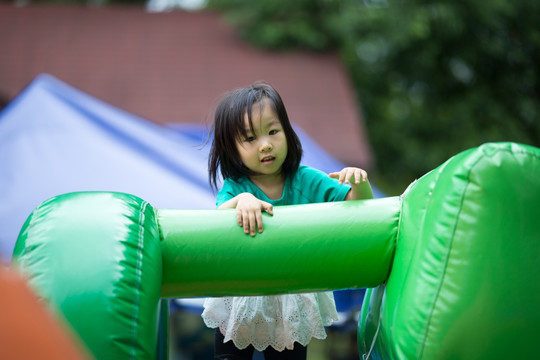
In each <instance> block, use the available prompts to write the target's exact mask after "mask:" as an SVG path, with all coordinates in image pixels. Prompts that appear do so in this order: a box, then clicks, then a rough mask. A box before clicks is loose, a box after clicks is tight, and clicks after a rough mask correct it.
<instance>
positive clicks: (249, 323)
mask: <svg viewBox="0 0 540 360" xmlns="http://www.w3.org/2000/svg"><path fill="white" fill-rule="evenodd" d="M202 318H203V320H204V323H205V324H206V326H208V327H210V328H219V329H220V331H221V333H222V334H223V336H224V338H225V339H224V341H225V342H227V341H229V340H232V341H233V342H234V344H235V346H236V347H237V348H239V349H244V348H246V347H247V346H249V345H250V344H251V345H253V346H254V347H255V349H257V350H259V351H263V350H264V349H266V348H267V347H268V346H272V347H273V348H274V349H276V350H278V351H282V350H284V349H285V348H287V349H292V348H293V346H294V343H295V342H298V343H300V344H302V345H304V346H306V345H307V344H308V343H309V342H310V341H311V339H312V338H316V339H325V338H326V331H325V329H324V327H325V326H330V325H331V324H332V323H333V322H334V321H336V320H337V319H338V317H337V311H336V308H335V303H334V298H333V294H332V293H331V292H325V293H313V294H290V295H279V296H255V297H235V298H209V299H207V300H206V301H205V310H204V311H203V314H202Z"/></svg>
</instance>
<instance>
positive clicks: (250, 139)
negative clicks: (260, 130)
mask: <svg viewBox="0 0 540 360" xmlns="http://www.w3.org/2000/svg"><path fill="white" fill-rule="evenodd" d="M254 140H255V136H248V137H247V138H246V141H247V142H252V141H254Z"/></svg>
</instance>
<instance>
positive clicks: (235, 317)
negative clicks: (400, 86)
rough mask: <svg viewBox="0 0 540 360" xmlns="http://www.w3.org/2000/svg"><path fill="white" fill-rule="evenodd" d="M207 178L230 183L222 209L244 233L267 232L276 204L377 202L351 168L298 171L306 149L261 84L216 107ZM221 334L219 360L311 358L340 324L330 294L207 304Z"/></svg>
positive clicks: (273, 94)
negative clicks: (232, 213)
mask: <svg viewBox="0 0 540 360" xmlns="http://www.w3.org/2000/svg"><path fill="white" fill-rule="evenodd" d="M213 133H214V139H213V143H212V147H211V150H210V157H209V160H208V164H209V179H210V184H211V185H212V186H213V187H214V188H217V178H218V171H219V172H220V173H221V175H222V177H223V179H224V183H223V187H222V189H221V190H220V191H219V193H218V195H217V200H216V204H217V206H218V209H232V208H234V209H236V218H237V221H238V225H239V226H241V227H242V228H243V231H244V232H245V233H246V234H250V235H251V236H256V234H257V232H258V233H261V232H262V231H263V222H262V212H263V211H264V212H267V213H268V214H270V215H272V214H273V207H274V206H281V205H294V204H307V203H318V202H327V201H343V200H356V199H367V198H372V197H373V193H372V190H371V186H370V185H369V182H368V180H367V173H366V172H365V171H364V170H362V169H359V168H354V167H346V168H344V169H343V170H341V171H339V172H334V173H331V174H329V175H326V174H325V173H323V172H322V171H319V170H316V169H313V168H309V167H307V166H303V165H300V160H301V158H302V146H301V144H300V140H299V139H298V136H297V135H296V133H295V132H294V130H293V128H292V127H291V124H290V122H289V118H288V116H287V112H286V110H285V106H284V104H283V101H282V100H281V97H280V96H279V94H278V93H277V91H276V90H275V89H273V88H272V87H271V86H270V85H268V84H265V83H262V82H256V83H254V84H252V85H251V86H249V87H247V88H242V89H238V90H235V91H232V92H230V93H228V94H227V95H226V96H225V97H224V98H223V100H222V101H221V102H220V104H219V105H218V107H217V109H216V113H215V116H214V124H213ZM202 317H203V319H204V322H205V324H206V325H207V326H208V327H211V328H217V329H216V335H215V359H251V358H252V355H253V351H254V349H257V350H259V351H263V352H264V355H265V359H267V360H268V359H305V358H306V353H307V348H306V347H307V344H308V343H309V341H310V340H311V338H313V337H314V338H317V339H324V338H326V333H325V330H324V327H325V326H329V325H331V324H332V323H333V322H334V321H336V320H337V312H336V307H335V303H334V298H333V293H332V292H330V291H329V292H321V293H310V294H287V295H276V296H249V297H232V298H209V299H207V300H206V301H205V304H204V311H203V313H202Z"/></svg>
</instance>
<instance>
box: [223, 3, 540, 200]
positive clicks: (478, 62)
mask: <svg viewBox="0 0 540 360" xmlns="http://www.w3.org/2000/svg"><path fill="white" fill-rule="evenodd" d="M213 3H214V2H212V4H213ZM215 3H216V4H219V5H216V7H217V8H218V9H220V10H223V11H225V12H226V13H227V14H228V15H229V19H231V21H232V22H233V23H234V24H235V25H236V26H238V28H239V31H240V33H241V34H242V36H243V37H244V38H245V39H247V40H248V41H250V42H252V43H254V44H257V45H259V46H262V47H265V48H270V49H275V50H284V49H294V48H302V49H310V50H316V51H319V50H328V49H331V50H335V51H338V52H339V53H340V54H341V56H342V59H343V61H344V62H345V64H346V65H347V67H348V69H349V71H350V75H351V77H352V79H353V83H354V85H355V88H356V91H357V95H358V98H359V103H360V104H361V106H362V108H363V110H364V115H365V122H366V125H367V130H368V134H369V140H370V142H371V145H372V147H373V149H374V152H375V156H376V162H377V168H376V169H373V170H372V179H373V178H374V177H373V176H375V177H376V178H378V179H376V180H375V181H376V183H378V184H383V185H382V187H383V190H385V191H387V192H388V193H391V194H395V193H400V192H401V191H403V190H404V188H405V187H406V185H407V184H409V183H410V182H411V181H412V180H414V179H415V178H418V177H420V176H422V175H424V174H425V173H426V172H427V171H429V170H431V169H433V168H435V167H437V166H438V165H440V164H441V163H442V162H444V161H445V160H447V159H448V158H449V157H451V156H453V155H455V154H456V153H458V152H460V151H462V150H465V149H468V148H471V147H475V146H478V145H480V144H482V143H485V142H490V141H515V142H520V143H524V144H529V145H534V146H540V104H539V78H538V76H539V66H540V65H539V64H540V27H539V26H538V24H540V2H537V1H530V0H514V1H505V0H440V1H425V0H401V1H398V0H364V1H358V0H341V1H339V0H299V1H285V0H260V1H255V2H251V1H245V0H220V1H216V2H215Z"/></svg>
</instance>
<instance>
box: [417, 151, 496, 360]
mask: <svg viewBox="0 0 540 360" xmlns="http://www.w3.org/2000/svg"><path fill="white" fill-rule="evenodd" d="M476 156H477V159H476V160H474V161H473V162H472V164H471V165H470V167H469V169H468V171H467V172H466V175H467V178H466V181H467V183H466V185H465V187H464V188H463V191H462V192H461V195H460V196H461V199H460V202H459V209H458V211H457V213H456V216H455V220H454V224H453V226H452V232H451V236H450V244H449V245H450V246H449V247H448V248H447V249H448V251H446V254H445V259H444V266H443V268H442V269H443V271H442V276H441V281H439V286H438V288H437V292H436V295H435V296H434V298H433V303H432V304H431V309H430V311H429V316H428V320H427V321H426V327H425V329H426V330H425V332H424V336H423V340H422V342H421V344H422V349H421V350H420V357H419V359H422V358H423V357H424V350H425V346H426V339H427V337H428V333H429V327H430V325H431V320H432V318H433V312H434V311H435V304H436V303H437V299H438V298H439V296H440V293H441V288H442V284H443V283H444V279H445V277H446V272H447V271H446V270H447V268H448V260H449V258H450V253H451V252H452V247H453V246H454V238H455V234H456V229H457V223H458V221H459V219H460V215H461V211H462V209H463V203H464V201H465V194H466V193H467V190H468V189H469V185H470V183H471V180H470V177H471V172H472V170H473V169H474V167H475V166H476V165H477V164H478V162H479V161H480V160H482V159H484V158H485V157H486V154H485V153H481V154H478V152H477V153H476Z"/></svg>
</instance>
